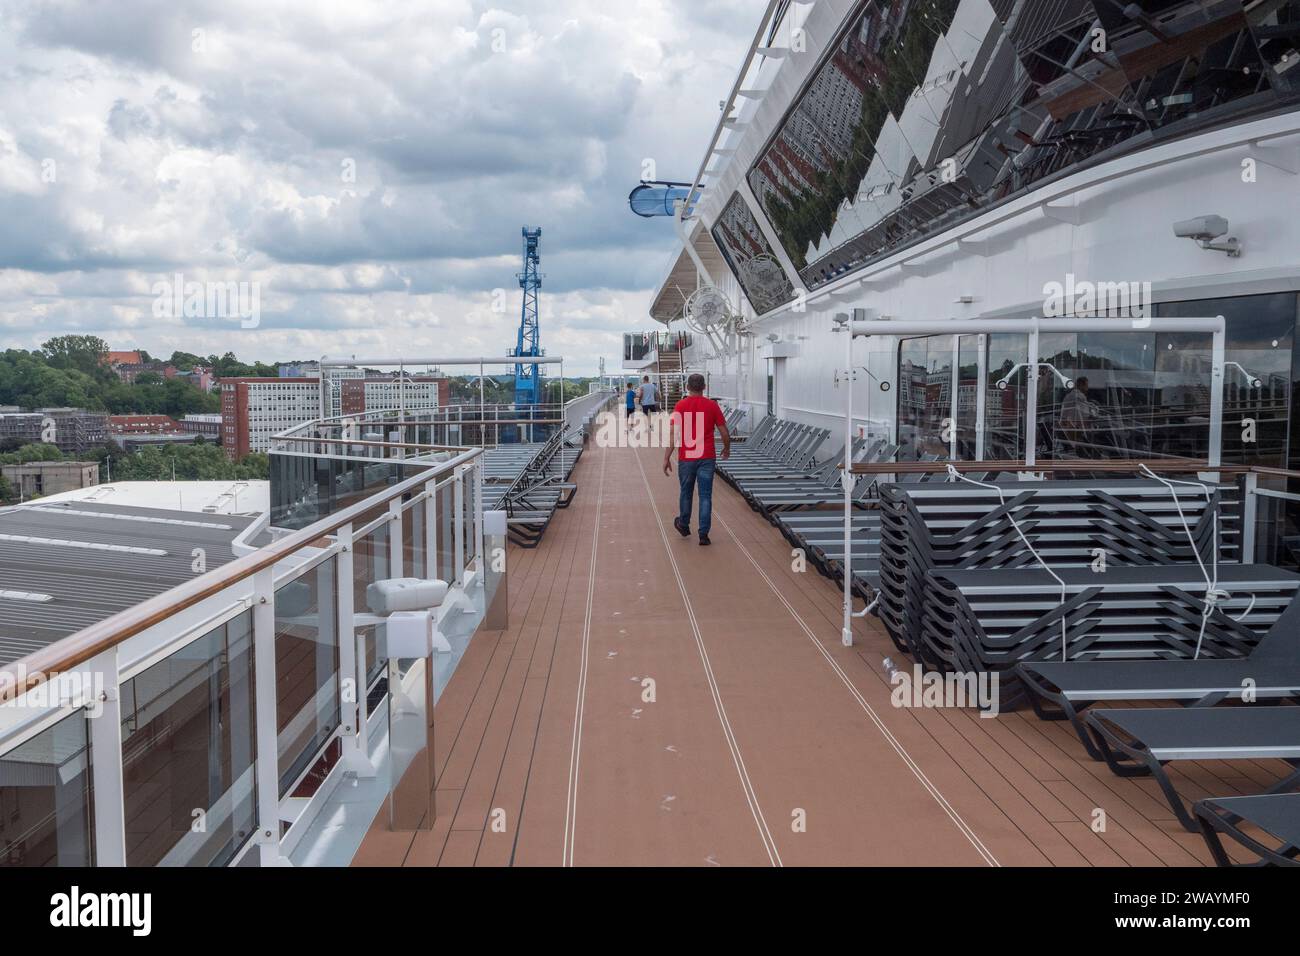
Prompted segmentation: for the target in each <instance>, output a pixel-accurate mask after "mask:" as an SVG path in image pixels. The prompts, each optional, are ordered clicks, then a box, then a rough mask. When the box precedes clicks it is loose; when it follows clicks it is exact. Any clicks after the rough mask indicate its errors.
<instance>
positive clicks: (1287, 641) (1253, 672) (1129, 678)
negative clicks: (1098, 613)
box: [1017, 600, 1300, 760]
mask: <svg viewBox="0 0 1300 956" xmlns="http://www.w3.org/2000/svg"><path fill="white" fill-rule="evenodd" d="M1017 671H1018V673H1019V677H1020V679H1021V680H1022V681H1023V682H1024V684H1025V687H1026V688H1027V689H1028V690H1029V691H1030V696H1029V701H1030V705H1031V706H1032V707H1033V708H1034V713H1036V714H1038V716H1039V717H1041V718H1042V719H1044V720H1068V721H1070V724H1071V725H1072V726H1073V727H1074V731H1075V733H1076V734H1078V735H1079V739H1080V740H1081V741H1083V745H1084V746H1085V747H1086V748H1088V753H1089V754H1091V755H1092V757H1093V758H1094V759H1096V760H1101V759H1103V757H1102V754H1101V752H1100V750H1098V749H1097V747H1096V746H1095V745H1094V744H1093V742H1092V738H1091V737H1090V736H1089V734H1088V732H1087V730H1086V728H1085V727H1084V723H1083V717H1082V715H1083V711H1084V710H1086V709H1087V708H1088V707H1089V706H1091V705H1092V704H1095V703H1098V702H1101V701H1115V700H1176V701H1183V702H1187V703H1189V704H1192V705H1194V706H1206V705H1210V704H1216V703H1218V702H1219V701H1222V700H1226V699H1229V698H1240V697H1241V696H1242V694H1243V692H1245V691H1247V690H1249V691H1250V692H1251V693H1252V694H1253V695H1254V696H1255V697H1256V698H1257V699H1260V700H1264V699H1269V698H1288V697H1294V698H1300V600H1293V601H1292V602H1291V604H1290V605H1289V606H1288V607H1287V609H1286V610H1285V611H1284V612H1283V613H1282V615H1281V616H1280V617H1279V618H1278V619H1277V621H1275V622H1274V624H1273V626H1272V627H1271V628H1269V629H1268V632H1267V633H1265V635H1264V636H1263V637H1261V638H1260V641H1259V643H1258V644H1257V645H1255V648H1254V649H1253V650H1252V651H1251V652H1250V654H1249V655H1248V656H1246V657H1244V658H1235V659H1221V658H1201V659H1199V660H1181V661H1167V660H1150V661H1066V662H1064V663H1062V662H1060V661H1052V662H1049V661H1033V662H1024V663H1021V664H1019V665H1018V666H1017Z"/></svg>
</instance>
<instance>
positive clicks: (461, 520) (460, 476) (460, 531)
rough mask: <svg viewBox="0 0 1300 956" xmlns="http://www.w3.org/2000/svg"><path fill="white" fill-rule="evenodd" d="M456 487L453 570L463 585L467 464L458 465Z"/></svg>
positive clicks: (458, 583)
mask: <svg viewBox="0 0 1300 956" xmlns="http://www.w3.org/2000/svg"><path fill="white" fill-rule="evenodd" d="M453 487H454V488H455V497H454V503H453V505H452V507H453V509H454V510H453V512H452V516H451V528H452V533H453V535H454V537H455V541H456V550H455V555H456V564H455V567H454V568H453V570H454V571H455V572H456V584H457V585H458V586H462V585H464V583H465V466H464V465H458V466H457V467H456V473H455V478H454V482H453Z"/></svg>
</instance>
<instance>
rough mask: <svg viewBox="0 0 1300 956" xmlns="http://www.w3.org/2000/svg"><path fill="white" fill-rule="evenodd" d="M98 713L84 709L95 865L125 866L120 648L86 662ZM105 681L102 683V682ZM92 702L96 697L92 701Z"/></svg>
mask: <svg viewBox="0 0 1300 956" xmlns="http://www.w3.org/2000/svg"><path fill="white" fill-rule="evenodd" d="M85 672H86V673H87V674H88V675H89V676H90V679H91V683H90V686H91V688H92V689H93V691H94V693H96V694H97V695H98V696H99V700H98V705H99V710H98V712H97V713H95V712H91V711H83V712H84V713H85V718H86V736H87V738H88V739H89V741H90V761H91V762H90V779H91V784H92V786H93V787H94V790H95V865H96V866H126V796H125V792H124V790H123V781H122V698H121V693H120V684H119V671H118V663H117V648H116V647H112V648H110V649H109V650H107V651H105V652H104V653H102V654H100V655H99V656H97V657H95V658H93V659H92V660H90V661H87V662H86V667H85ZM101 682H102V683H101ZM90 703H91V704H92V706H93V704H94V703H95V702H94V701H91V702H90Z"/></svg>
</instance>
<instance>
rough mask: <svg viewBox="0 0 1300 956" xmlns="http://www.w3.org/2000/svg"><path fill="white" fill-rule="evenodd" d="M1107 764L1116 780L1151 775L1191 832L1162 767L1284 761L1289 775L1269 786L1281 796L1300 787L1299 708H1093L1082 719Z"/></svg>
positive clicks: (1187, 817)
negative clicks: (1188, 762) (1185, 763)
mask: <svg viewBox="0 0 1300 956" xmlns="http://www.w3.org/2000/svg"><path fill="white" fill-rule="evenodd" d="M1085 719H1086V721H1087V725H1088V730H1089V731H1090V732H1091V733H1092V735H1093V738H1094V740H1095V741H1096V743H1097V748H1098V749H1099V750H1100V751H1101V753H1102V756H1103V757H1104V758H1105V760H1106V765H1107V766H1108V767H1110V769H1111V770H1112V771H1113V772H1114V773H1116V774H1118V775H1119V776H1121V777H1134V776H1144V775H1146V774H1150V775H1151V776H1152V777H1154V778H1155V781H1156V783H1157V784H1159V786H1160V789H1161V791H1162V792H1163V793H1164V795H1165V798H1166V799H1167V800H1168V801H1169V805H1170V806H1171V807H1172V808H1173V811H1174V814H1175V815H1176V816H1177V817H1178V822H1179V823H1181V824H1182V825H1183V826H1184V827H1185V828H1186V829H1188V830H1191V831H1193V832H1195V831H1196V830H1197V825H1196V820H1195V819H1194V818H1193V817H1192V815H1191V813H1189V812H1188V810H1187V807H1186V805H1185V804H1184V802H1183V798H1182V797H1181V796H1180V795H1179V793H1178V791H1177V789H1176V788H1175V787H1174V785H1173V782H1172V781H1171V780H1170V779H1169V775H1168V774H1167V773H1166V772H1165V765H1166V764H1168V763H1172V762H1173V761H1176V760H1196V761H1201V762H1209V761H1215V760H1284V761H1286V762H1287V763H1288V764H1290V765H1291V768H1292V770H1291V772H1290V773H1288V774H1286V775H1285V776H1284V777H1282V779H1280V780H1279V781H1278V782H1277V783H1276V784H1274V785H1273V786H1272V787H1270V788H1269V790H1268V792H1269V793H1282V792H1285V791H1287V790H1291V789H1294V788H1295V787H1296V786H1298V785H1300V707H1292V706H1290V705H1285V704H1284V705H1281V706H1269V705H1267V704H1248V705H1244V706H1241V707H1188V708H1173V707H1161V708H1156V709H1154V710H1147V709H1138V708H1133V709H1130V710H1094V711H1092V712H1091V713H1090V714H1088V716H1087V717H1086V718H1085Z"/></svg>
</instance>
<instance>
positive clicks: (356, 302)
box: [0, 0, 761, 371]
mask: <svg viewBox="0 0 1300 956" xmlns="http://www.w3.org/2000/svg"><path fill="white" fill-rule="evenodd" d="M702 7H706V8H707V10H703V9H701V8H702ZM625 8H626V9H625ZM760 12H761V4H760V3H757V2H752V3H741V2H730V3H714V2H710V3H709V4H698V3H692V2H690V0H644V2H639V3H636V4H611V3H608V2H607V0H602V2H596V0H566V2H563V3H560V2H557V3H552V4H545V5H543V4H537V3H524V2H517V3H501V4H493V5H491V6H489V5H488V4H485V3H478V2H469V0H432V2H431V0H389V2H380V0H371V2H360V0H340V2H319V3H312V4H303V3H300V2H296V0H258V2H252V0H234V2H231V0H224V2H218V0H174V2H163V0H117V2H114V3H111V4H97V3H85V2H70V0H69V2H24V0H0V20H3V21H4V22H5V23H6V24H8V25H10V27H11V29H8V30H6V32H5V33H4V34H3V35H0V64H3V66H0V216H3V217H4V218H5V220H6V222H7V223H11V224H12V223H18V224H21V228H6V230H4V232H3V233H2V234H0V347H20V348H22V347H28V348H30V347H34V346H36V345H38V344H39V343H40V342H41V341H43V340H44V339H45V338H47V337H49V336H51V335H56V334H60V333H64V332H69V331H85V332H94V333H96V334H100V335H102V336H104V337H105V338H107V339H108V340H109V341H110V342H112V343H113V344H114V345H115V346H116V347H122V348H125V347H128V346H140V347H144V348H147V349H149V350H150V351H151V352H154V353H155V354H166V353H169V352H170V351H171V349H173V348H180V349H184V350H186V351H192V352H204V353H206V352H213V351H215V352H225V351H234V352H236V354H238V355H240V356H241V357H242V358H246V359H252V358H259V359H262V360H272V359H276V358H287V357H290V356H296V357H305V356H308V355H318V354H321V353H323V352H330V353H343V354H346V353H351V352H360V351H363V350H364V351H368V352H376V351H379V352H392V353H398V352H405V351H406V350H407V349H410V348H420V349H424V350H429V351H434V352H442V353H443V354H448V353H460V352H464V351H466V350H472V351H473V352H475V353H478V352H484V351H486V352H499V353H503V352H504V351H505V349H506V348H508V347H509V346H510V345H512V344H513V342H514V329H515V325H516V323H517V321H518V315H517V311H518V308H519V299H518V286H517V282H516V280H515V275H514V273H515V272H516V271H517V270H518V268H519V252H520V236H519V228H520V226H521V225H523V224H525V223H527V224H529V225H541V226H542V228H543V237H542V264H543V271H544V272H545V273H546V280H545V285H544V287H543V297H542V302H543V305H544V307H545V309H546V311H545V313H544V315H543V319H542V341H543V345H544V347H545V348H546V349H547V350H548V352H550V353H551V354H559V353H560V352H563V353H564V354H565V355H566V357H569V358H570V359H571V360H572V364H571V366H569V367H571V368H573V369H575V370H581V371H593V370H594V368H595V365H596V359H597V357H598V356H599V355H605V356H607V357H608V358H609V359H610V360H611V361H612V360H614V359H615V358H616V356H617V355H618V352H619V340H618V338H617V333H620V332H622V331H624V330H635V329H640V328H643V327H644V326H645V325H646V323H647V321H648V319H647V318H646V317H645V311H644V310H645V306H646V303H647V301H648V298H649V292H650V289H649V286H650V284H651V283H652V282H653V281H654V280H655V279H656V278H657V275H658V270H659V268H660V267H661V265H662V262H663V260H664V256H665V250H667V249H668V248H669V246H670V245H671V244H672V238H671V232H670V230H669V229H668V227H667V224H666V223H663V222H646V221H644V220H639V219H637V218H636V217H634V216H632V215H631V214H630V213H629V212H628V211H627V207H626V203H625V197H626V195H627V192H628V190H629V189H630V188H631V186H632V185H634V183H635V181H636V179H637V178H638V177H639V175H640V171H641V164H642V160H643V159H644V158H645V157H651V158H654V159H655V160H656V162H657V166H658V172H659V174H660V175H661V176H663V177H666V178H667V177H683V176H689V175H690V173H691V172H692V171H693V168H694V166H695V164H696V163H697V162H698V159H699V155H700V151H701V150H702V148H703V146H704V143H705V140H706V137H707V135H708V134H709V132H710V131H711V126H712V123H713V122H714V121H715V119H716V113H714V112H713V111H711V110H710V109H709V108H708V107H709V105H710V104H712V103H716V101H717V99H718V98H719V97H720V96H721V95H723V93H724V92H725V90H726V89H727V87H728V86H729V84H730V82H731V80H732V78H733V76H734V71H735V69H736V68H737V66H738V60H739V57H740V55H741V54H742V53H743V46H744V38H745V37H746V36H747V34H748V32H749V30H750V29H752V27H753V24H754V21H755V20H756V18H757V17H758V16H759V14H760ZM196 31H197V32H196ZM47 161H48V162H47ZM43 164H45V165H43ZM51 168H52V169H54V170H55V171H56V175H55V178H54V181H53V182H48V181H45V180H43V179H42V173H43V171H44V170H48V169H51ZM46 178H48V175H47V176H46ZM174 272H182V273H184V274H185V275H186V277H187V278H196V279H204V278H208V279H212V280H214V281H235V280H248V281H258V282H259V283H261V287H262V290H263V302H262V311H263V316H264V320H263V323H262V326H261V327H259V328H258V329H250V330H244V329H240V328H238V326H237V323H233V326H234V327H231V326H232V323H230V322H225V323H223V322H221V321H219V320H211V321H206V322H201V323H195V322H194V321H193V320H191V321H190V323H189V324H188V325H186V324H182V323H181V322H179V321H177V320H161V319H156V318H155V317H154V316H153V315H152V310H151V308H150V305H151V300H150V296H149V289H150V287H151V286H152V284H153V282H154V281H156V280H157V279H159V278H160V277H164V276H168V275H171V274H172V273H174ZM495 288H505V289H507V290H508V291H509V292H510V293H511V295H510V297H509V299H508V302H509V304H510V305H509V309H508V312H507V314H495V313H491V312H490V311H488V312H487V315H486V316H485V315H484V310H485V309H489V308H490V307H489V305H488V303H489V302H490V300H491V298H492V290H493V289H495Z"/></svg>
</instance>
